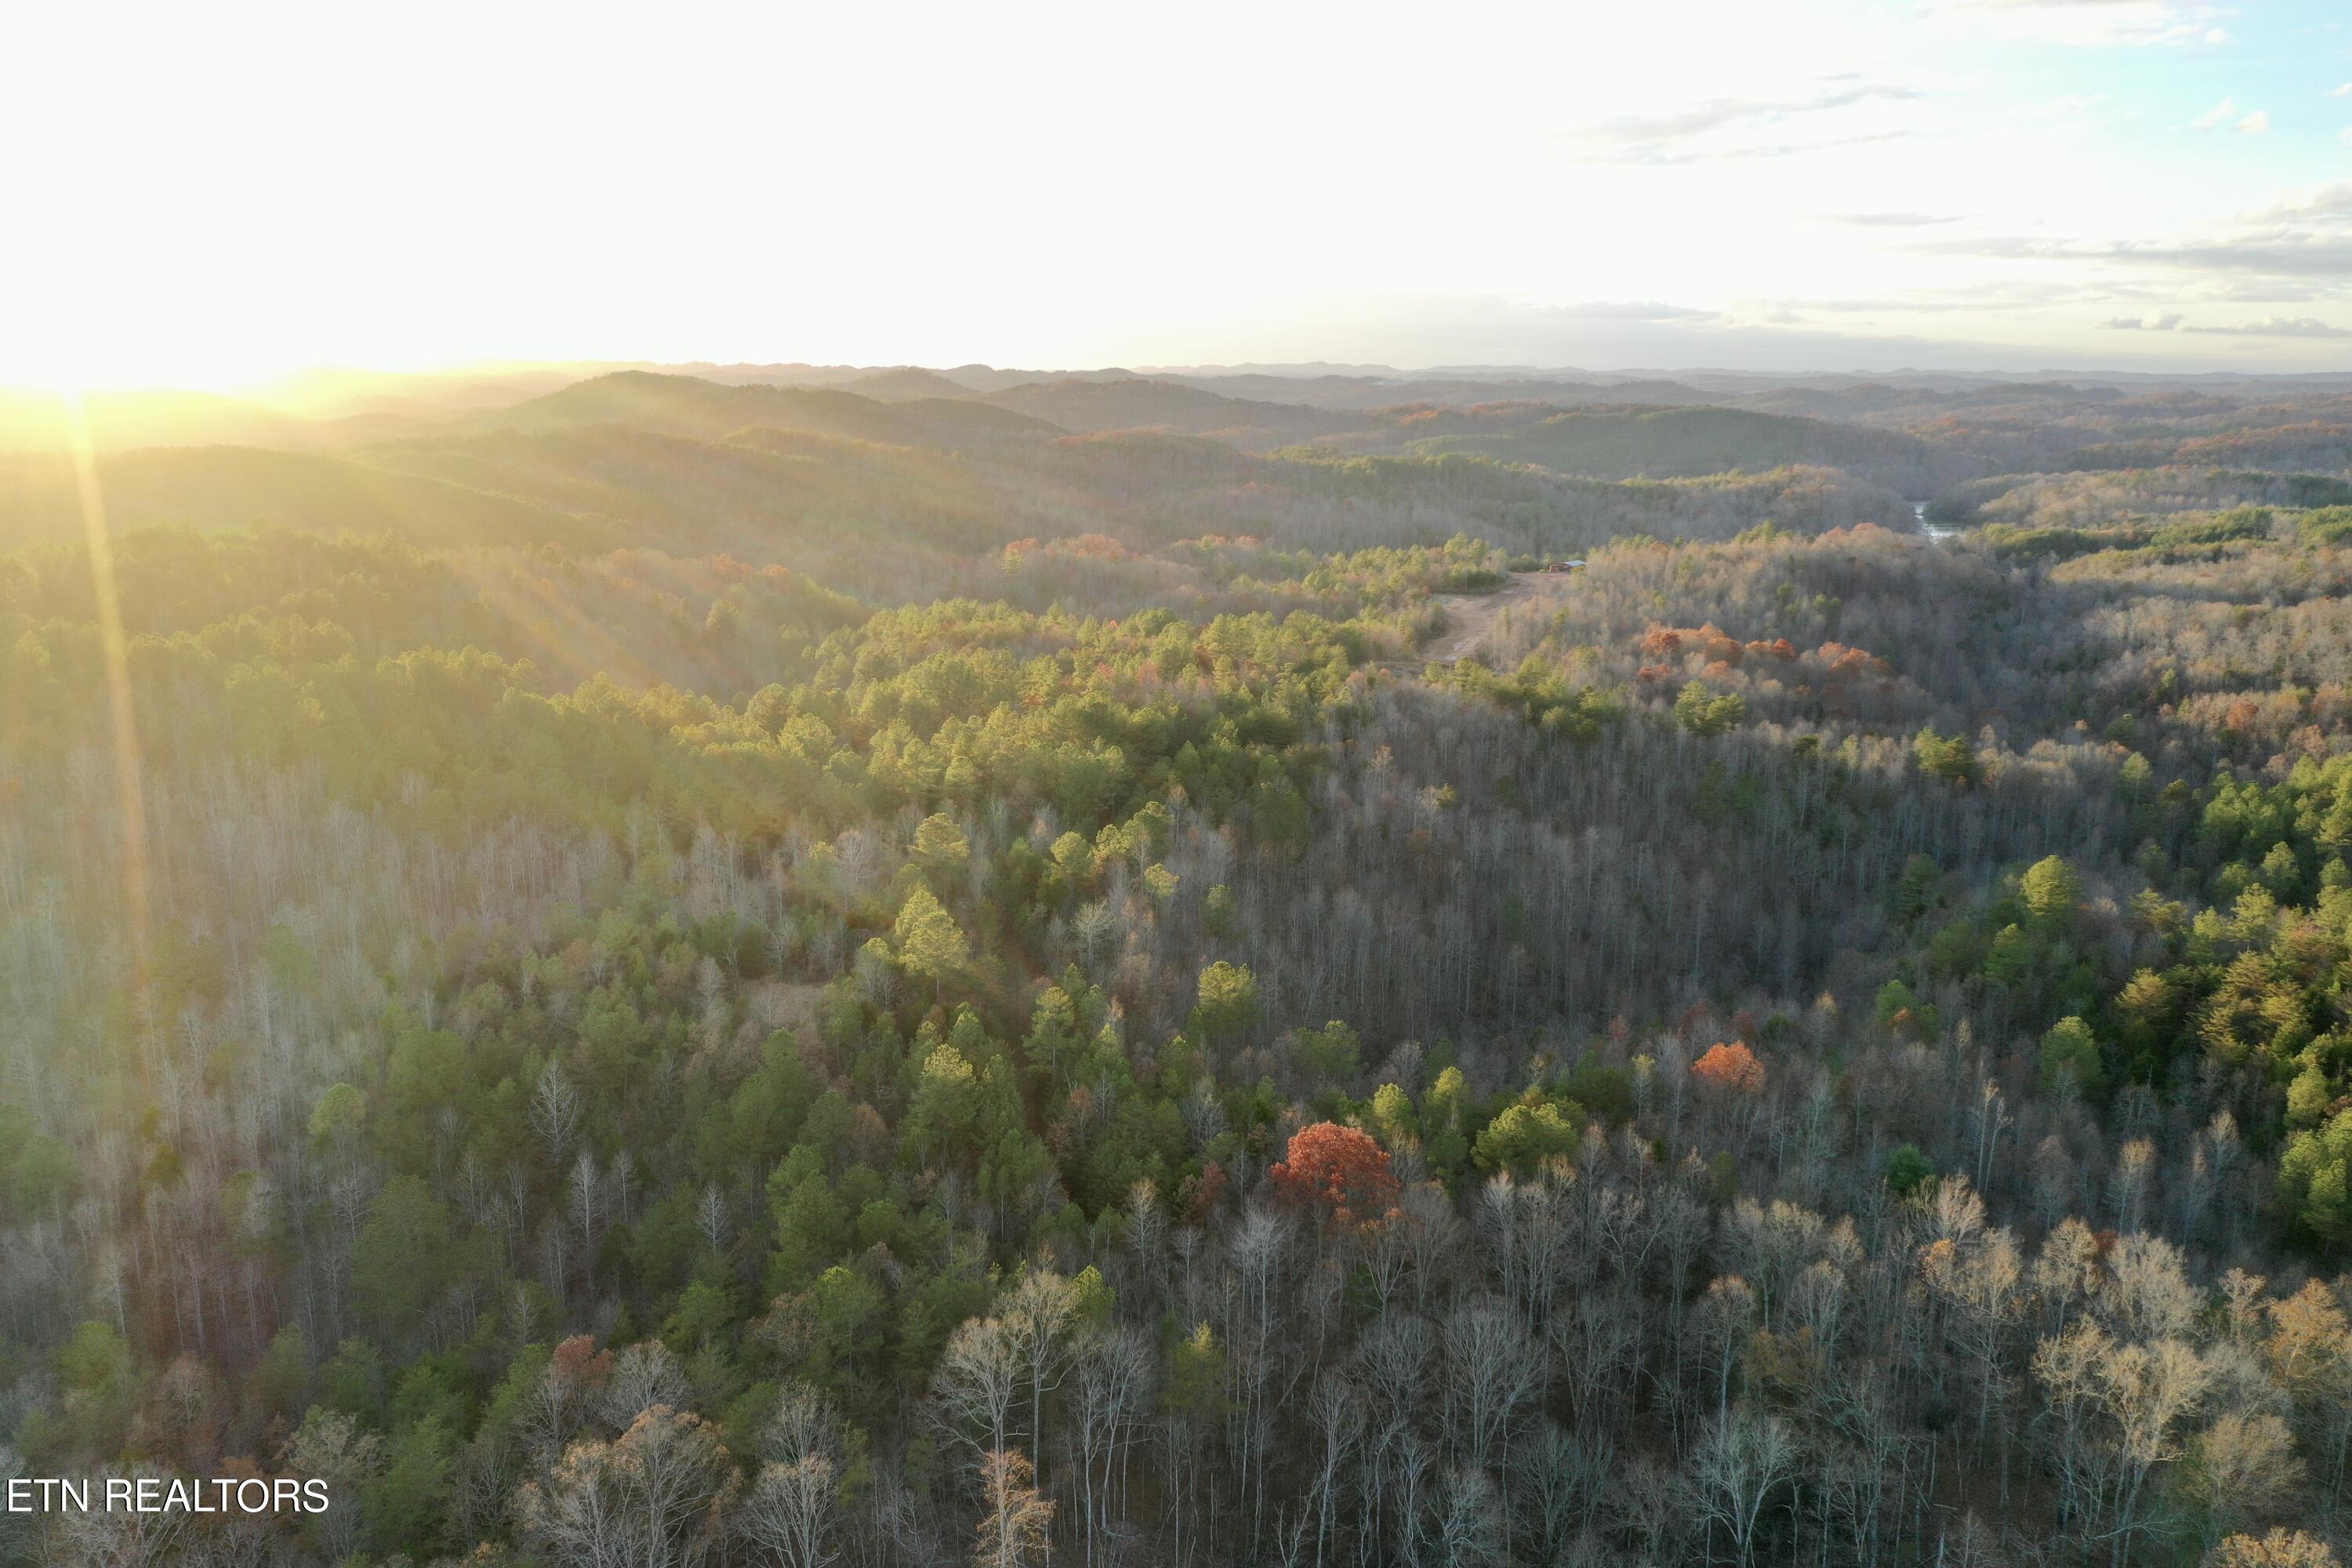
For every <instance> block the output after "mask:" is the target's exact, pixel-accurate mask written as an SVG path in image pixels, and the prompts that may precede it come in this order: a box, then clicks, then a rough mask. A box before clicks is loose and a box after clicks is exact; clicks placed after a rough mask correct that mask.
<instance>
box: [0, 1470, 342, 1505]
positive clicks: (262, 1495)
mask: <svg viewBox="0 0 2352 1568" xmlns="http://www.w3.org/2000/svg"><path fill="white" fill-rule="evenodd" d="M7 1511H8V1512H10V1513H186V1514H200V1513H241V1514H263V1513H324V1512H326V1511H327V1483H326V1482H325V1481H323V1480H320V1479H318V1478H316V1477H313V1478H311V1479H309V1480H296V1479H294V1478H293V1477H291V1476H278V1477H275V1478H272V1479H263V1478H262V1477H259V1476H241V1477H239V1476H217V1477H214V1478H212V1479H206V1480H186V1479H182V1478H180V1477H176V1476H105V1477H100V1478H99V1479H87V1478H79V1479H78V1478H75V1477H72V1476H16V1477H12V1478H11V1479H9V1482H8V1508H7Z"/></svg>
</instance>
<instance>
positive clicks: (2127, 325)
mask: <svg viewBox="0 0 2352 1568" xmlns="http://www.w3.org/2000/svg"><path fill="white" fill-rule="evenodd" d="M2186 320H2188V318H2187V317H2185V316H2183V315H2182V314H2181V313H2180V312H2179V311H2178V310H2160V311H2155V312H2152V313H2150V314H2148V315H2145V316H2110V317H2108V318H2107V319H2106V320H2105V321H2101V322H2100V323H2099V325H2100V326H2102V327H2106V328H2109V329H2112V330H2113V331H2119V332H2168V331H2172V330H2173V329H2174V328H2175V327H2178V326H2179V325H2180V323H2181V322H2182V321H2186ZM2189 330H2190V331H2196V329H2195V328H2193V327H2192V328H2190V329H2189Z"/></svg>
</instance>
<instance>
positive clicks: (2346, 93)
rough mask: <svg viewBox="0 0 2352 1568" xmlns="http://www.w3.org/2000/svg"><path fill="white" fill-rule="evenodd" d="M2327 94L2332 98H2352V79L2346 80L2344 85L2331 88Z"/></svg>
mask: <svg viewBox="0 0 2352 1568" xmlns="http://www.w3.org/2000/svg"><path fill="white" fill-rule="evenodd" d="M2327 96H2328V97H2330V98H2352V81H2347V82H2346V83H2345V84H2344V85H2343V86H2342V87H2338V88H2332V89H2329V90H2328V94H2327Z"/></svg>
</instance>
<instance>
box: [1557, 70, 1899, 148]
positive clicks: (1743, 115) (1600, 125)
mask: <svg viewBox="0 0 2352 1568" xmlns="http://www.w3.org/2000/svg"><path fill="white" fill-rule="evenodd" d="M1925 96H1926V95H1925V94H1924V93H1922V92H1921V91H1920V89H1917V88H1916V87H1907V86H1904V85H1902V84H1900V83H1895V82H1873V81H1862V80H1856V79H1852V78H1839V79H1830V80H1827V81H1824V82H1822V83H1821V84H1820V85H1819V86H1818V87H1817V88H1816V89H1814V90H1813V91H1811V92H1809V93H1806V94H1803V95H1801V96H1792V97H1786V98H1773V99H1760V98H1714V99H1707V100H1704V101H1701V102H1696V103H1688V104H1685V105H1683V106H1681V107H1679V108H1675V109H1670V110H1664V111H1663V112H1657V113H1647V114H1627V115H1620V116H1618V117H1616V118H1615V119H1612V120H1604V121H1598V122H1596V123H1594V124H1591V125H1587V126H1584V127H1582V128H1581V129H1580V130H1578V131H1575V132H1570V135H1569V137H1568V138H1567V139H1568V140H1569V141H1570V142H1574V143H1576V144H1577V145H1578V146H1579V147H1580V149H1582V153H1583V155H1584V156H1585V157H1587V158H1590V159H1592V160H1594V161H1596V162H1605V163H1694V162H1697V161H1700V160H1703V159H1718V158H1770V157H1779V156H1781V155H1783V154H1786V153H1811V152H1819V151H1821V150H1822V149H1824V148H1828V147H1843V146H1851V145H1853V144H1855V143H1858V142H1883V141H1888V140H1891V139H1893V138H1894V137H1896V136H1900V135H1902V134H1904V132H1902V131H1900V130H1892V129H1884V128H1882V129H1876V130H1871V129H1856V128H1854V127H1853V121H1852V119H1851V117H1850V116H1845V115H1842V114H1841V113H1840V112H1839V111H1842V110H1858V109H1864V108H1867V107H1870V106H1874V105H1882V104H1888V103H1898V102H1904V101H1907V100H1914V99H1918V98H1922V97H1925ZM1824 116H1827V117H1831V118H1832V119H1836V120H1841V121H1843V122H1844V123H1843V129H1839V130H1836V131H1834V132H1832V134H1829V135H1825V136H1816V137H1797V138H1790V137H1789V136H1788V135H1787V134H1786V133H1785V132H1784V131H1782V129H1781V128H1784V127H1787V128H1793V127H1795V126H1798V125H1800V124H1805V125H1811V124H1817V123H1820V121H1821V120H1822V117H1824ZM1768 131H1769V132H1776V134H1775V135H1774V136H1773V138H1772V139H1770V140H1767V139H1766V135H1765V133H1766V132H1768Z"/></svg>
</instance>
